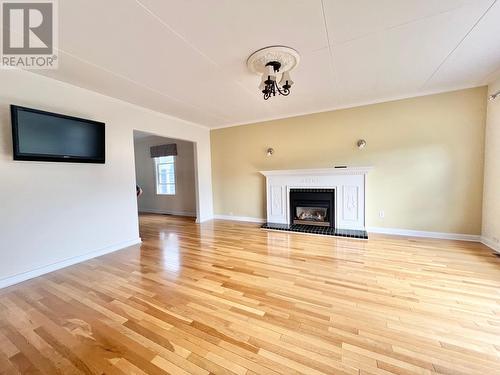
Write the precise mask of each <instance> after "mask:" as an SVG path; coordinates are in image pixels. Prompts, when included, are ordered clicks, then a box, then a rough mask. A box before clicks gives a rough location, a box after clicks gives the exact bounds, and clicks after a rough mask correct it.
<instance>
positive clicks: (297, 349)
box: [0, 215, 500, 375]
mask: <svg viewBox="0 0 500 375" xmlns="http://www.w3.org/2000/svg"><path fill="white" fill-rule="evenodd" d="M140 220H141V236H142V238H143V241H144V242H143V244H142V246H134V247H130V248H128V249H125V250H123V251H118V252H115V253H112V254H109V255H106V256H103V257H100V258H96V259H92V260H90V261H87V262H84V263H80V264H78V265H75V266H72V267H69V268H66V269H63V270H60V271H57V272H53V273H51V274H48V275H45V276H43V277H39V278H36V279H33V280H30V281H28V282H25V283H22V284H19V285H16V286H13V287H10V288H7V289H4V290H2V291H0V371H1V372H2V373H45V374H57V373H61V374H73V373H106V374H124V373H125V374H143V373H148V374H161V373H171V374H188V373H189V374H209V373H213V374H232V373H235V374H297V373H302V374H364V375H369V374H372V375H378V374H380V375H383V374H464V375H465V374H466V375H471V374H482V375H487V374H500V259H499V258H496V257H495V256H494V255H492V254H491V252H490V251H489V249H488V248H486V247H485V246H483V245H481V244H477V243H467V242H457V241H443V240H427V239H408V238H403V237H388V236H387V237H384V236H375V235H372V236H371V237H372V238H371V239H370V240H369V241H360V240H349V239H342V238H331V237H317V236H308V235H302V234H290V233H282V232H265V231H263V230H260V229H259V228H258V225H256V224H245V223H231V222H224V221H215V222H209V223H206V224H202V225H197V224H195V223H193V222H192V219H188V218H176V217H168V216H161V215H144V216H142V217H141V219H140Z"/></svg>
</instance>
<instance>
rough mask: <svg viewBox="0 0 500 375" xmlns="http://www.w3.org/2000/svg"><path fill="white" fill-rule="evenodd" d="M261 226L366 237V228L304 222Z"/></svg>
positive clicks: (327, 234) (349, 236)
mask: <svg viewBox="0 0 500 375" xmlns="http://www.w3.org/2000/svg"><path fill="white" fill-rule="evenodd" d="M261 228H262V229H272V230H281V231H285V232H297V233H310V234H322V235H324V236H335V237H347V238H358V239H363V240H367V239H368V233H367V232H366V230H354V229H336V228H331V227H319V226H313V225H304V224H276V223H265V224H263V225H262V226H261Z"/></svg>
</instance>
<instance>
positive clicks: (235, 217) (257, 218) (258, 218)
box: [214, 215, 266, 223]
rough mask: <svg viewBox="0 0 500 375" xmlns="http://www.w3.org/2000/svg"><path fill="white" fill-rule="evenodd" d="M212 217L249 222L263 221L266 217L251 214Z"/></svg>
mask: <svg viewBox="0 0 500 375" xmlns="http://www.w3.org/2000/svg"><path fill="white" fill-rule="evenodd" d="M214 219H219V220H232V221H246V222H249V223H265V222H266V219H262V218H260V217H251V216H232V215H214Z"/></svg>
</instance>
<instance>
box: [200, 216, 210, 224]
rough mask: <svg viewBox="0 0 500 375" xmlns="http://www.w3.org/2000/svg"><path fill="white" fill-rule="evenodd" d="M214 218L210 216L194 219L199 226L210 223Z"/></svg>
mask: <svg viewBox="0 0 500 375" xmlns="http://www.w3.org/2000/svg"><path fill="white" fill-rule="evenodd" d="M213 219H214V218H213V217H212V216H206V217H201V218H200V217H197V218H196V223H197V224H201V223H204V222H206V221H210V220H213Z"/></svg>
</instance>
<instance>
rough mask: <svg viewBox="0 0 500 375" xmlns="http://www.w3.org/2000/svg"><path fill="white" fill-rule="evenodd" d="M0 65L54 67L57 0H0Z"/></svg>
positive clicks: (56, 37)
mask: <svg viewBox="0 0 500 375" xmlns="http://www.w3.org/2000/svg"><path fill="white" fill-rule="evenodd" d="M0 5H1V7H0V8H1V14H0V21H1V22H2V27H1V29H0V31H1V33H2V36H1V41H2V46H1V51H0V52H1V53H0V67H2V68H21V69H57V66H58V60H59V59H58V55H57V53H58V33H57V26H58V25H57V20H58V19H57V2H56V0H31V1H26V0H24V1H23V0H0Z"/></svg>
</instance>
